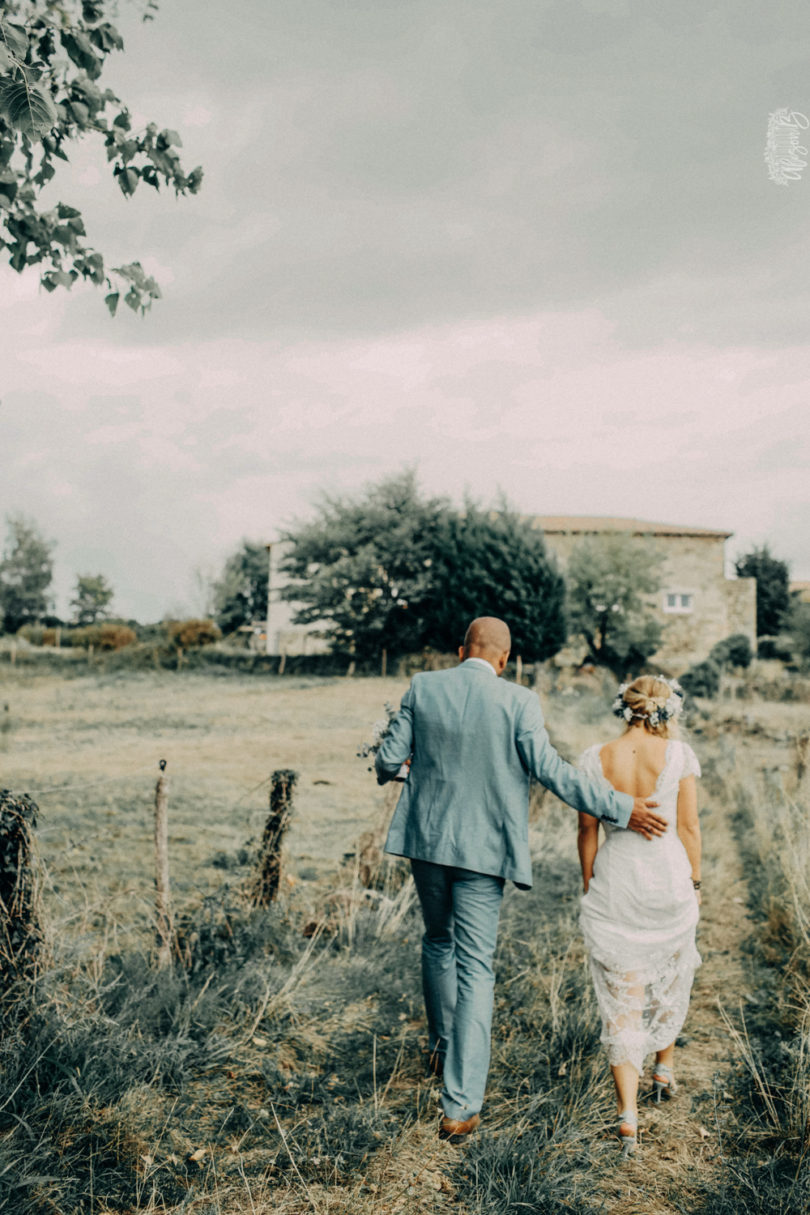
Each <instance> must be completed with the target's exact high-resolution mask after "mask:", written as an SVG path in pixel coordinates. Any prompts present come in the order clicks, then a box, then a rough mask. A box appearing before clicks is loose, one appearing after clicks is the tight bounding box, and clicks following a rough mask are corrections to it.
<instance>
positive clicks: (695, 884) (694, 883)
mask: <svg viewBox="0 0 810 1215" xmlns="http://www.w3.org/2000/svg"><path fill="white" fill-rule="evenodd" d="M692 889H693V890H700V880H699V879H698V881H695V879H694V878H692Z"/></svg>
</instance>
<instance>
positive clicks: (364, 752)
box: [357, 701, 409, 781]
mask: <svg viewBox="0 0 810 1215" xmlns="http://www.w3.org/2000/svg"><path fill="white" fill-rule="evenodd" d="M383 708H384V709H385V717H380V718H378V720H377V721H375V722H374V725H373V726H372V727H371V742H370V743H368V742H364V743H362V744H361V745H360V749H359V750H358V752H357V758H358V759H368V757H369V756H370V755H376V754H377V752H378V751H379V749H380V747H381V746H382V745H383V742H384V741H385V739H386V738H387V737H388V735H389V734H390V732H391V723H392V721H393V720H394V718H395V717H396V715H397V710H396V709H395V708H394V706H393V705H392V704H391V703H390V702H389V701H386V702H385V704H384V706H383ZM408 768H409V763H408V762H406V763H404V764H403V765H402V767H401V768H400V770H399V772H397V774H396V776H395V777H394V780H398V781H405V780H407V779H408ZM373 771H374V766H373V765H371V766H370V767H369V772H373Z"/></svg>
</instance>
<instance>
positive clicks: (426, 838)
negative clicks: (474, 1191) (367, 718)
mask: <svg viewBox="0 0 810 1215" xmlns="http://www.w3.org/2000/svg"><path fill="white" fill-rule="evenodd" d="M510 648H511V638H510V634H509V628H508V626H507V625H506V624H505V623H504V622H503V621H502V620H498V619H497V618H495V617H492V616H482V617H479V618H478V619H477V620H474V621H473V622H472V624H471V625H470V627H469V628H468V629H467V634H466V636H465V638H464V645H463V646H462V647H461V648H460V650H459V657H460V658H461V660H462V661H461V665H460V666H458V667H456V668H455V669H454V670H450V671H430V672H423V673H421V674H419V675H415V676H414V678H413V680H412V681H411V686H410V687H409V688H408V691H407V692H406V693H405V695H404V697H403V698H402V703H401V706H400V710H399V713H398V714H397V716H396V718H395V719H394V721H393V724H392V727H391V730H390V732H389V734H388V736H387V737H386V738H385V740H384V742H383V744H382V746H381V747H380V750H379V751H378V753H377V758H376V761H375V762H376V768H377V777H378V780H379V782H380V783H381V784H383V783H384V782H385V781H388V780H392V779H393V778H394V777H395V776H396V775H397V773H398V772H399V769H400V767H401V765H402V764H403V763H405V762H406V761H407V760H410V761H411V764H410V774H409V778H408V780H407V781H406V782H405V784H404V785H403V789H402V794H401V796H400V799H399V803H398V805H397V808H396V812H395V814H394V818H393V821H392V823H391V828H390V830H389V832H388V838H387V840H386V843H385V851H386V852H390V853H393V854H394V855H395V856H406V857H409V858H410V861H411V868H412V871H413V876H414V881H415V883H416V889H417V893H418V895H419V901H420V904H421V907H422V915H423V918H424V921H425V934H424V936H423V938H422V983H423V988H424V995H425V1010H426V1013H427V1021H428V1031H429V1041H430V1051H431V1068H432V1070H433V1071H434V1073H435V1074H436V1075H439V1076H443V1089H442V1095H441V1104H442V1109H443V1111H444V1117H443V1119H442V1122H441V1126H440V1128H439V1134H440V1135H441V1136H442V1138H445V1139H451V1140H452V1141H453V1142H461V1141H462V1140H463V1139H464V1137H465V1136H467V1135H469V1134H470V1133H471V1132H472V1131H473V1130H475V1128H476V1126H477V1125H478V1123H479V1120H480V1117H479V1111H480V1109H481V1105H482V1103H483V1099H484V1089H485V1086H486V1078H487V1071H488V1070H489V1055H490V1027H491V1023H492V1001H493V990H494V984H495V975H494V971H493V968H492V959H493V956H494V953H495V944H496V939H497V933H498V916H499V914H500V905H501V897H502V895H503V888H504V883H505V882H506V881H507V880H509V881H512V882H514V883H515V885H516V886H518V887H519V888H520V889H521V890H528V889H529V888H530V887H531V884H532V869H531V858H530V856H529V822H528V808H529V783H530V780H531V779H532V778H534V779H535V780H538V781H540V782H541V784H543V785H546V786H547V787H548V788H550V789H552V790H553V791H554V793H556V794H557V796H558V797H559V798H560V799H561V800H562V801H564V802H567V803H568V804H569V805H570V806H573V807H574V808H575V809H576V810H579V811H582V812H584V813H586V814H592V815H594V817H596V818H600V819H602V820H603V821H604V822H608V823H612V824H614V825H617V826H619V827H628V828H630V829H631V830H634V831H638V832H640V833H641V834H642V835H644V836H645V837H647V838H648V839H649V838H651V837H652V836H653V835H661V834H663V832H664V831H665V830H666V822H665V820H664V819H661V818H659V817H658V815H656V814H654V813H653V812H652V809H651V807H653V806H655V805H657V803H656V802H654V801H650V800H649V799H647V800H645V799H642V798H636V799H633V798H632V797H631V796H630V795H629V794H627V793H617V792H616V791H615V790H613V789H612V788H610V786H609V785H608V784H607V782H605V783H604V784H602V783H600V782H599V781H596V780H592V779H591V778H589V777H586V776H585V775H584V774H583V773H582V772H580V771H578V770H577V769H576V768H573V767H572V766H571V765H570V764H568V763H566V762H565V760H564V759H562V758H561V757H560V756H559V755H558V754H557V752H556V751H555V750H554V748H553V747H552V745H551V743H550V742H549V738H548V734H547V733H546V729H545V726H544V724H543V713H542V710H541V708H540V701H539V700H538V698H537V696H536V695H535V693H533V692H531V691H530V690H529V689H528V688H523V687H519V686H518V685H516V684H513V683H507V682H506V681H505V680H501V679H499V678H498V676H499V675H501V674H502V673H503V671H504V668H505V667H506V663H507V660H508V658H509V651H510Z"/></svg>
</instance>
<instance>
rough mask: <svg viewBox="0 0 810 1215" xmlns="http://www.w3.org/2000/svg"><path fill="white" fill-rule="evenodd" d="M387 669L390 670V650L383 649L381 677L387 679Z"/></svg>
mask: <svg viewBox="0 0 810 1215" xmlns="http://www.w3.org/2000/svg"><path fill="white" fill-rule="evenodd" d="M387 671H388V650H383V652H382V656H381V658H380V677H381V678H382V679H385V676H386V673H387Z"/></svg>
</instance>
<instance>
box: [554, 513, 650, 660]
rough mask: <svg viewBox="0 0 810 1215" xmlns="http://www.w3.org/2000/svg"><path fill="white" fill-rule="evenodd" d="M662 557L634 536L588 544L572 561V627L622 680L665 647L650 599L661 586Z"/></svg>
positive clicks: (592, 655) (594, 655) (582, 545)
mask: <svg viewBox="0 0 810 1215" xmlns="http://www.w3.org/2000/svg"><path fill="white" fill-rule="evenodd" d="M661 562H662V557H661V555H660V554H659V553H658V551H657V550H656V549H655V548H654V547H653V546H652V545H651V544H650V543H649V541H644V540H641V539H639V538H637V537H634V536H623V535H617V536H606V537H604V538H603V539H600V540H599V541H595V540H583V541H581V542H580V543H579V544H578V545H577V546H576V548H575V549H574V550H573V552H572V554H571V558H570V561H569V563H568V575H567V580H568V607H569V615H570V619H571V626H572V629H573V630H574V631H575V632H578V633H580V634H581V635H582V637H583V638H584V640H585V644H586V645H587V647H588V655H589V657H590V658H591V659H592V660H593V661H594V662H596V663H601V664H603V665H604V666H606V667H609V668H610V670H611V671H613V673H614V675H616V676H617V677H618V678H621V677H623V676H624V675H626V674H630V673H635V672H637V671H638V670H639V669H640V667H642V666H643V665H644V663H645V662H646V661H647V659H648V658H649V657H650V655H651V654H653V653H654V652H655V651H656V650H657V649H658V647H659V645H660V644H661V634H662V628H661V625H660V624H659V622H658V621H657V620H656V618H655V616H654V615H653V614H652V610H651V608H650V605H649V603H648V602H647V600H646V598H645V597H646V596H649V595H653V594H655V593H656V592H657V591H658V590H659V589H660V586H661V579H660V566H661Z"/></svg>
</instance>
